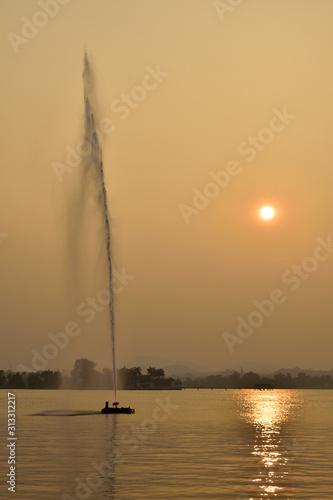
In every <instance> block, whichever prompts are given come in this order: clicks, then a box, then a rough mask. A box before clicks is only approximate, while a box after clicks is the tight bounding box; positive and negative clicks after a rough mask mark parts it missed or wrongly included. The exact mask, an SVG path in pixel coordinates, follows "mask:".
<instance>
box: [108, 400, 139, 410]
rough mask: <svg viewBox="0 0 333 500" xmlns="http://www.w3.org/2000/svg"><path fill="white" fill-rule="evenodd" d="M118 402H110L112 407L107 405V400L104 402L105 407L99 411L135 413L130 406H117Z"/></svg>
mask: <svg viewBox="0 0 333 500" xmlns="http://www.w3.org/2000/svg"><path fill="white" fill-rule="evenodd" d="M118 405H119V403H118V402H117V401H115V402H114V403H112V407H111V408H110V407H109V401H106V402H105V407H104V408H103V409H102V410H101V413H135V409H134V408H131V407H130V406H128V407H126V408H123V407H122V406H121V407H120V408H118Z"/></svg>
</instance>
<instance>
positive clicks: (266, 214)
mask: <svg viewBox="0 0 333 500" xmlns="http://www.w3.org/2000/svg"><path fill="white" fill-rule="evenodd" d="M259 213H260V217H261V218H262V219H264V220H271V219H273V218H274V217H275V210H274V208H273V207H270V206H268V205H266V206H264V207H262V208H261V209H260V212H259Z"/></svg>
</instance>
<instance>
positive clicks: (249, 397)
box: [237, 390, 299, 498]
mask: <svg viewBox="0 0 333 500" xmlns="http://www.w3.org/2000/svg"><path fill="white" fill-rule="evenodd" d="M237 399H238V402H239V403H240V417H241V419H242V420H243V421H245V422H246V423H247V424H250V426H251V428H252V429H253V430H254V442H253V449H252V452H251V454H252V456H253V457H254V458H255V459H257V461H258V468H257V469H256V473H255V474H254V475H253V477H252V478H251V483H252V485H253V487H254V488H255V489H256V490H257V493H258V494H259V496H260V497H262V498H270V497H269V495H272V496H273V497H274V496H275V495H276V493H277V492H278V491H280V490H283V489H284V487H283V485H282V480H283V478H285V476H286V475H288V473H289V465H290V463H291V462H292V461H293V460H294V456H293V453H292V449H293V442H292V440H291V441H290V438H288V437H287V436H286V433H285V427H286V424H287V423H288V421H289V420H290V419H291V418H292V417H293V414H294V410H295V408H297V407H298V405H299V399H298V395H297V394H295V393H293V391H287V390H278V391H277V390H274V391H253V390H248V391H241V392H240V393H239V395H238V396H237ZM258 490H259V491H258Z"/></svg>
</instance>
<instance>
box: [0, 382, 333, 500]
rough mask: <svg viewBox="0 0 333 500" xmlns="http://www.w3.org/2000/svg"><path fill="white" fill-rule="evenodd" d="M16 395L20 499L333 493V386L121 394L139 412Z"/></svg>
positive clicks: (79, 396)
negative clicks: (106, 411) (322, 388)
mask: <svg viewBox="0 0 333 500" xmlns="http://www.w3.org/2000/svg"><path fill="white" fill-rule="evenodd" d="M11 392H13V393H15V394H16V400H17V407H18V414H17V429H18V432H17V438H18V439H17V464H16V465H17V493H16V498H19V499H20V500H21V499H22V500H25V499H34V500H35V499H42V500H44V499H45V500H47V499H55V498H57V499H73V498H74V499H88V498H91V499H97V500H98V499H114V500H132V499H133V500H134V499H136V500H143V499H146V500H148V499H154V500H175V499H176V500H178V499H191V500H196V499H205V500H206V499H207V500H209V499H211V500H212V499H214V500H217V499H219V500H222V499H226V500H232V499H235V500H237V499H238V500H240V499H246V500H250V499H253V500H255V499H267V500H273V499H290V500H294V499H300V500H307V499H311V500H319V499H332V498H333V493H332V491H333V480H332V462H333V453H332V428H333V425H332V411H333V392H332V391H320V390H317V391H316V390H312V391H311V390H309V391H301V390H273V391H253V390H220V389H215V390H195V389H188V390H183V391H123V392H121V391H120V392H119V396H118V399H119V400H120V403H121V405H123V406H128V405H131V406H132V407H134V408H136V413H135V414H134V415H102V414H100V413H96V412H98V411H99V410H100V409H101V408H102V407H104V404H105V400H106V399H110V402H111V401H112V394H108V393H106V392H105V391H37V390H36V391H33V390H12V391H11ZM0 396H1V399H2V406H1V407H2V408H6V406H7V404H6V399H7V391H3V390H2V391H0ZM0 425H1V434H2V436H5V438H6V437H7V430H6V414H5V412H3V413H2V417H1V422H0ZM2 442H3V445H2V447H1V450H0V455H1V477H2V478H4V477H5V476H6V474H7V473H8V465H7V448H6V443H5V439H3V440H2ZM5 481H6V479H5ZM5 481H2V484H1V491H0V498H12V495H13V494H12V493H9V492H7V488H6V485H5Z"/></svg>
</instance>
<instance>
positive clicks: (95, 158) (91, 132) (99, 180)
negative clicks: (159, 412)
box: [83, 52, 117, 401]
mask: <svg viewBox="0 0 333 500" xmlns="http://www.w3.org/2000/svg"><path fill="white" fill-rule="evenodd" d="M83 86H84V119H85V124H84V135H85V138H86V141H87V143H88V144H90V145H91V147H90V148H89V150H90V149H91V152H90V154H89V155H88V156H87V157H86V159H85V162H84V166H83V167H84V169H85V171H86V173H88V171H89V173H88V175H84V179H87V178H93V179H94V183H95V188H96V189H95V193H96V200H94V201H95V202H96V204H98V205H99V208H100V213H101V214H102V224H103V234H104V240H105V249H106V255H107V264H108V282H109V287H108V288H109V316H110V330H111V344H112V365H113V384H114V395H115V401H116V400H117V375H116V374H117V371H116V346H115V340H116V339H115V321H114V291H113V273H112V259H111V236H110V223H109V215H108V204H107V193H106V189H105V183H104V170H103V160H102V148H101V146H100V142H99V138H98V133H97V131H96V126H95V117H94V112H95V113H96V111H95V110H94V105H95V104H94V103H95V98H94V97H95V96H94V85H93V74H92V71H91V67H90V65H89V60H88V56H87V52H85V54H84V63H83ZM95 106H96V105H95ZM91 170H92V171H91Z"/></svg>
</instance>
